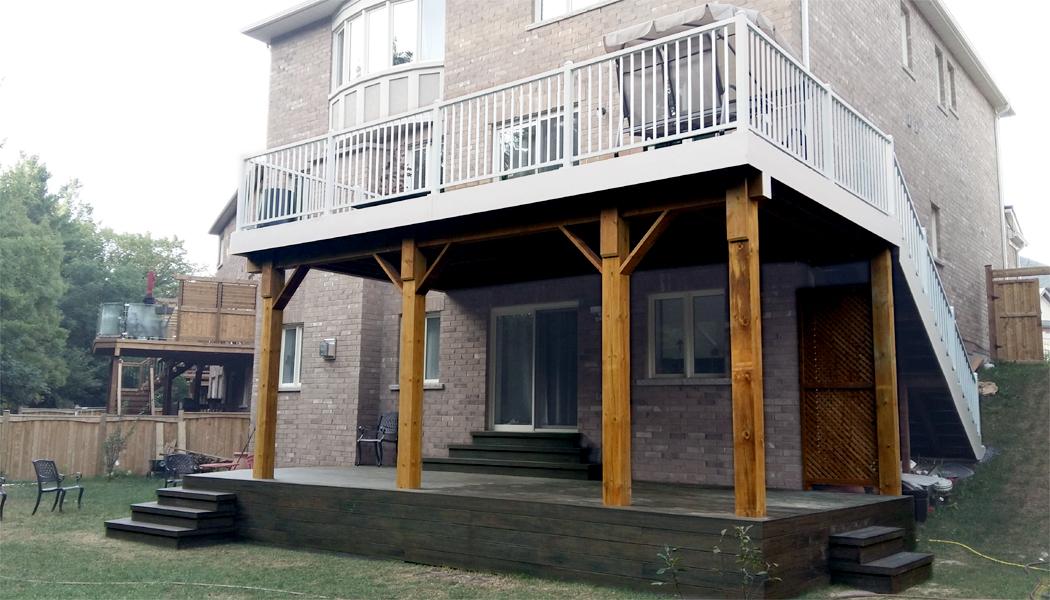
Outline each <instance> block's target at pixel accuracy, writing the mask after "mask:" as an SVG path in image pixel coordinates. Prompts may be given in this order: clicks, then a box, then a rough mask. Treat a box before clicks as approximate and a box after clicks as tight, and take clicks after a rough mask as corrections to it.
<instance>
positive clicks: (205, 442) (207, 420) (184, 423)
mask: <svg viewBox="0 0 1050 600" xmlns="http://www.w3.org/2000/svg"><path fill="white" fill-rule="evenodd" d="M136 420H138V423H137V424H136V423H135V421H136ZM249 420H250V416H249V415H248V413H199V414H197V413H184V414H180V415H178V416H160V415H156V416H150V415H147V416H143V417H141V418H138V417H132V416H119V417H118V416H116V415H105V414H102V415H54V414H27V415H12V414H10V413H9V412H4V414H3V419H2V420H0V470H3V472H4V474H5V475H6V477H7V480H8V481H19V480H32V479H34V478H35V477H36V476H35V475H34V474H33V460H35V459H38V458H48V459H51V460H54V461H55V464H57V465H58V468H59V470H60V471H62V472H63V473H70V472H76V471H80V472H82V473H83V474H84V477H99V476H101V475H104V473H103V465H102V462H103V461H102V441H103V440H105V439H106V436H107V435H109V434H110V433H113V432H114V431H116V429H117V426H118V425H119V426H120V427H121V429H122V431H123V432H124V433H127V432H128V430H129V429H130V428H131V427H132V426H134V427H135V431H134V433H132V435H131V437H130V438H128V442H127V447H126V448H125V449H124V452H122V453H121V455H120V467H119V468H120V469H122V470H124V471H127V470H130V471H131V472H132V473H134V474H136V475H145V474H146V473H147V472H148V471H149V467H150V462H149V461H150V460H153V459H157V458H161V457H160V454H161V453H163V452H164V448H165V446H167V447H168V448H169V449H170V448H171V447H178V448H180V449H187V450H192V451H194V452H200V453H202V454H209V455H213V456H220V457H225V458H233V456H234V453H235V452H240V451H241V450H242V449H243V448H244V444H245V440H246V439H247V437H248V430H249Z"/></svg>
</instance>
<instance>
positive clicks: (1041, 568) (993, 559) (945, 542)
mask: <svg viewBox="0 0 1050 600" xmlns="http://www.w3.org/2000/svg"><path fill="white" fill-rule="evenodd" d="M927 541H928V542H938V543H941V544H955V545H956V546H962V547H963V548H966V549H967V550H969V551H970V552H973V553H974V554H976V555H977V556H980V557H981V558H987V559H988V560H990V561H992V562H997V563H999V564H1001V565H1008V566H1011V567H1021V568H1022V569H1023V568H1025V566H1024V565H1019V564H1017V563H1012V562H1006V561H1005V560H999V559H998V558H992V557H991V556H988V555H987V554H981V553H980V552H978V551H976V550H974V549H973V548H971V547H969V546H967V545H966V544H960V543H959V542H953V541H951V540H927ZM1028 568H1029V569H1031V570H1033V571H1050V569H1045V568H1043V567H1028Z"/></svg>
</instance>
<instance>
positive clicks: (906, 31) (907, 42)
mask: <svg viewBox="0 0 1050 600" xmlns="http://www.w3.org/2000/svg"><path fill="white" fill-rule="evenodd" d="M901 64H903V65H904V66H905V67H907V68H909V69H910V68H911V11H910V10H908V7H907V6H905V5H904V4H903V3H902V4H901Z"/></svg>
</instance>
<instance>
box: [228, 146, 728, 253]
mask: <svg viewBox="0 0 1050 600" xmlns="http://www.w3.org/2000/svg"><path fill="white" fill-rule="evenodd" d="M747 141H748V136H746V135H742V134H740V133H739V132H735V133H731V134H728V135H723V136H719V137H716V138H711V139H707V140H703V141H699V142H691V143H688V144H682V145H680V146H674V147H671V148H663V149H661V150H658V151H652V152H641V153H638V154H633V155H630V156H621V157H619V158H615V159H610V160H603V161H598V162H593V163H589V164H586V165H577V166H574V167H571V168H567V169H566V168H564V167H563V168H561V169H558V170H555V171H549V172H547V173H538V174H535V175H530V176H527V177H519V178H515V179H510V180H506V181H496V182H492V183H487V184H482V185H476V186H474V187H469V188H462V189H458V190H454V191H451V192H444V193H442V194H437V195H435V194H428V195H426V196H422V197H419V198H411V199H408V200H400V201H397V202H391V203H389V204H381V205H378V206H371V207H366V208H361V209H357V210H352V211H350V212H345V213H339V214H334V215H325V216H323V217H319V218H316V219H305V220H302V221H295V222H292V223H284V224H281V225H277V226H274V227H259V228H257V229H249V230H244V231H238V232H235V233H234V234H233V236H232V239H231V251H232V252H233V253H234V254H247V253H251V252H259V251H264V250H273V249H277V248H282V247H288V246H295V245H299V244H308V243H312V242H319V241H323V240H329V239H335V238H340V237H347V236H354V235H361V234H366V233H374V232H379V231H386V230H391V229H396V228H400V227H408V226H412V225H420V224H424V223H430V222H435V221H442V220H445V219H453V218H457V217H464V216H469V215H477V214H481V213H486V212H492V211H498V210H503V209H508V208H516V207H520V206H528V205H530V204H538V203H542V202H547V201H551V200H558V199H562V198H570V197H572V196H578V195H583V194H590V193H595V192H602V191H608V190H614V189H618V188H623V187H628V186H632V185H639V184H644V183H649V182H653V181H660V180H664V179H673V178H675V177H681V176H684V175H693V174H697V173H705V172H710V171H717V170H720V169H725V168H730V167H737V166H743V165H746V164H747ZM702 194H703V192H702V191H701V192H700V194H698V197H700V196H702Z"/></svg>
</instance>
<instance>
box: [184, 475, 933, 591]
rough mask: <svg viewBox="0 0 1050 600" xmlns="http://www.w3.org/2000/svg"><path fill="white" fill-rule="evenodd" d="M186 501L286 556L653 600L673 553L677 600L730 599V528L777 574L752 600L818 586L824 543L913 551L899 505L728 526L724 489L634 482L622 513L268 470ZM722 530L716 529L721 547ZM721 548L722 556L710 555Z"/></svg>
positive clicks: (463, 481) (554, 488)
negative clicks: (854, 533)
mask: <svg viewBox="0 0 1050 600" xmlns="http://www.w3.org/2000/svg"><path fill="white" fill-rule="evenodd" d="M184 485H185V487H186V488H187V489H199V490H211V491H223V492H232V493H235V494H237V507H238V516H237V520H236V530H237V534H238V535H239V536H242V537H244V538H248V539H253V540H259V541H264V542H270V543H276V544H281V545H286V546H293V547H302V548H315V549H323V550H332V551H338V552H347V553H352V554H360V555H365V556H374V557H378V558H387V559H393V560H404V561H409V562H419V563H424V564H433V565H444V566H450V567H456V568H462V569H472V570H480V571H493V572H502V573H525V574H528V575H533V576H537V577H548V578H555V579H563V580H570V581H583V582H589V583H596V584H600V585H609V586H617V587H626V588H634V589H639V590H646V591H652V590H653V589H654V588H653V587H652V585H651V584H652V582H654V581H661V580H665V577H666V576H660V575H657V574H656V571H657V569H659V568H660V567H661V566H663V565H662V564H660V562H659V558H658V557H657V553H658V552H663V551H664V545H665V544H667V545H670V546H671V547H677V548H679V551H678V555H679V556H681V557H682V559H683V565H684V566H685V567H686V568H687V569H688V570H687V571H686V572H685V573H682V574H681V575H682V576H681V581H682V582H683V583H684V586H683V591H684V592H685V593H686V594H687V595H693V596H699V597H709V596H711V595H712V594H715V595H718V596H719V597H721V595H723V592H722V591H721V590H727V591H728V592H729V595H730V596H733V595H734V594H739V592H740V584H741V579H742V577H741V574H740V567H739V565H738V564H737V562H736V556H735V553H737V552H738V551H739V547H740V544H739V542H738V541H737V540H736V539H735V538H734V537H733V535H732V533H733V527H734V526H749V525H750V526H751V529H750V530H749V531H748V535H749V536H750V537H751V539H752V540H753V542H754V544H755V545H756V546H758V547H760V548H761V549H762V551H763V553H764V560H766V561H768V562H771V563H777V565H778V566H777V567H776V569H775V570H774V573H773V574H774V575H775V576H776V577H780V578H781V580H780V581H776V582H769V583H767V584H766V586H765V590H764V594H763V593H760V594H759V596H758V597H766V598H780V597H787V596H791V595H795V594H797V593H799V592H801V591H803V590H807V589H811V588H814V587H817V586H820V585H824V584H826V583H828V580H829V572H828V537H829V536H830V535H832V534H835V533H841V532H845V531H850V530H853V529H857V528H861V527H867V526H871V525H882V526H889V527H901V528H903V529H904V530H905V545H906V546H909V547H910V546H913V545H914V539H915V524H914V521H913V519H912V504H911V499H910V498H908V497H899V496H898V497H888V496H873V495H861V494H835V493H828V492H802V491H779V490H769V491H768V497H767V501H768V515H767V516H766V517H764V518H758V519H749V518H741V517H736V516H734V498H733V491H732V490H731V489H716V488H704V487H697V486H688V485H677V484H665V483H645V482H635V483H634V493H633V500H632V506H629V507H608V506H603V505H602V493H601V492H602V489H601V482H599V481H567V480H555V479H540V478H525V477H509V476H499V475H473V474H464V473H446V472H425V473H424V475H423V487H422V489H418V490H399V489H397V487H396V485H395V470H394V469H387V468H376V467H318V468H290V469H277V470H276V471H275V476H274V479H265V480H264V479H252V478H251V472H249V471H232V472H226V473H210V474H206V475H194V476H189V477H187V478H186V480H185V483H184ZM723 529H729V532H728V533H727V534H726V536H725V537H724V539H720V537H721V532H722V530H723ZM715 546H718V547H720V548H721V550H722V551H723V553H724V554H716V553H714V552H713V550H714V547H715Z"/></svg>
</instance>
